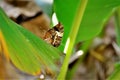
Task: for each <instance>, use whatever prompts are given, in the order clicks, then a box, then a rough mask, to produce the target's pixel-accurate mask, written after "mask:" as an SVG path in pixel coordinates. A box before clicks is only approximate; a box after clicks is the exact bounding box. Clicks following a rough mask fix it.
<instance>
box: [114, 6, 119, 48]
mask: <svg viewBox="0 0 120 80" xmlns="http://www.w3.org/2000/svg"><path fill="white" fill-rule="evenodd" d="M115 23H116V40H117V43H118V45H119V47H120V7H119V8H118V9H117V10H116V12H115Z"/></svg>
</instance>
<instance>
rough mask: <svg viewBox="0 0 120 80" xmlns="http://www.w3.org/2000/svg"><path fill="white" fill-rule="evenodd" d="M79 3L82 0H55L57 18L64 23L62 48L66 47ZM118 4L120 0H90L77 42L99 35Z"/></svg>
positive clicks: (119, 4)
mask: <svg viewBox="0 0 120 80" xmlns="http://www.w3.org/2000/svg"><path fill="white" fill-rule="evenodd" d="M79 4H80V0H64V1H62V0H54V10H55V12H56V15H57V18H58V20H59V21H60V22H61V23H62V24H63V25H64V36H63V40H62V44H61V46H60V49H61V50H63V49H64V46H65V43H66V40H67V38H68V35H69V33H70V30H71V25H72V24H73V20H74V17H75V14H76V12H77V8H79V7H78V5H79ZM117 6H120V0H89V1H88V5H87V7H86V10H85V13H84V16H83V20H82V23H81V25H80V28H79V32H78V36H77V39H76V42H79V41H84V40H88V39H91V38H93V37H95V36H96V35H98V34H99V33H100V31H101V30H102V28H103V25H104V24H105V22H106V21H107V20H108V18H109V17H110V16H111V14H112V13H113V12H114V10H115V8H116V7H117ZM78 18H79V17H78Z"/></svg>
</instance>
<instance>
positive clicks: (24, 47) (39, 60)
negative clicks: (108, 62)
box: [0, 8, 63, 78]
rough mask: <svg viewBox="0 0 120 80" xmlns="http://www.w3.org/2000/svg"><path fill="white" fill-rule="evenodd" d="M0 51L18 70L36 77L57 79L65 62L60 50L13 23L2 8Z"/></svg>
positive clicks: (0, 15)
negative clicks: (42, 76)
mask: <svg viewBox="0 0 120 80" xmlns="http://www.w3.org/2000/svg"><path fill="white" fill-rule="evenodd" d="M0 51H2V53H3V54H4V56H5V57H6V59H7V60H8V61H9V62H12V64H13V65H14V66H15V67H16V68H18V69H19V70H21V71H22V72H25V73H27V74H30V75H35V76H38V75H44V76H50V77H52V78H55V77H56V76H57V73H58V72H59V68H60V65H61V63H62V60H63V54H62V53H61V52H60V51H59V50H58V49H56V48H55V47H53V46H51V45H50V44H47V43H46V42H45V41H43V40H42V39H40V38H38V37H37V36H35V35H34V34H32V33H31V32H29V31H28V30H26V29H24V28H23V27H22V26H20V25H18V24H16V23H14V22H13V21H11V20H10V19H9V18H8V17H7V16H6V14H5V13H4V11H3V10H2V9H1V8H0Z"/></svg>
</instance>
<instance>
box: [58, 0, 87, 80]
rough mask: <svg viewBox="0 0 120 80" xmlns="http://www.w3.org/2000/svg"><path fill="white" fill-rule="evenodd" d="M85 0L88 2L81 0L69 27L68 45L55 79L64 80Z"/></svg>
mask: <svg viewBox="0 0 120 80" xmlns="http://www.w3.org/2000/svg"><path fill="white" fill-rule="evenodd" d="M87 2H88V0H81V3H80V5H79V7H78V10H77V13H76V15H75V18H74V21H73V25H72V29H71V32H70V34H69V37H68V39H69V43H68V45H66V46H68V47H67V49H66V57H65V60H64V62H63V66H62V68H61V72H60V74H59V76H58V78H57V80H65V77H66V72H67V69H68V63H69V59H70V57H71V54H72V49H73V47H74V44H75V40H76V36H77V33H78V30H79V27H80V24H81V21H82V17H83V14H84V11H85V8H86V5H87Z"/></svg>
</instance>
